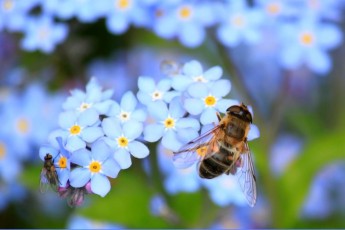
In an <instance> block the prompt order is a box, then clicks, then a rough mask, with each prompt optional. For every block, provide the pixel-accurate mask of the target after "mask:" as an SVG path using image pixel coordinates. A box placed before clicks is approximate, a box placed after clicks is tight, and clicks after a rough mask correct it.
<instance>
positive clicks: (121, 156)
mask: <svg viewBox="0 0 345 230" xmlns="http://www.w3.org/2000/svg"><path fill="white" fill-rule="evenodd" d="M114 159H115V160H116V162H117V163H118V164H119V166H120V168H121V169H127V168H129V167H130V166H131V165H132V160H131V155H130V154H129V152H128V151H127V150H125V149H123V148H120V149H118V150H116V152H115V153H114Z"/></svg>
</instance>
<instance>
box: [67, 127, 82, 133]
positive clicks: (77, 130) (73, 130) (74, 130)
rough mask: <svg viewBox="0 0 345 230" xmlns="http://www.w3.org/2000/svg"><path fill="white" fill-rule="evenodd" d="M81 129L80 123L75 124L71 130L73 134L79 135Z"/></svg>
mask: <svg viewBox="0 0 345 230" xmlns="http://www.w3.org/2000/svg"><path fill="white" fill-rule="evenodd" d="M80 131H81V127H80V126H79V125H73V126H72V127H71V128H70V129H69V132H70V133H71V134H72V135H78V134H79V133H80Z"/></svg>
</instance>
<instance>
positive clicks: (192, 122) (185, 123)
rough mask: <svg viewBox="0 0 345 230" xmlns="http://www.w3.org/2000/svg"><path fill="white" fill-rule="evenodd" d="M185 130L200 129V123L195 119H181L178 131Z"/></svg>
mask: <svg viewBox="0 0 345 230" xmlns="http://www.w3.org/2000/svg"><path fill="white" fill-rule="evenodd" d="M183 128H193V129H195V130H199V129H200V123H199V121H198V120H196V119H194V118H190V117H187V118H181V119H179V120H178V121H177V123H176V129H183Z"/></svg>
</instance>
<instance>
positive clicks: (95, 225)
mask: <svg viewBox="0 0 345 230" xmlns="http://www.w3.org/2000/svg"><path fill="white" fill-rule="evenodd" d="M67 228H68V229H124V227H123V226H121V225H118V224H112V223H108V222H103V221H94V220H91V219H88V218H85V217H81V216H75V215H74V216H72V217H71V218H70V219H69V221H68V223H67Z"/></svg>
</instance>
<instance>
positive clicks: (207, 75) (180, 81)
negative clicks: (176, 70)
mask: <svg viewBox="0 0 345 230" xmlns="http://www.w3.org/2000/svg"><path fill="white" fill-rule="evenodd" d="M222 74H223V70H222V68H221V67H219V66H214V67H212V68H210V69H208V70H206V71H205V72H204V71H203V68H202V66H201V64H200V62H198V61H196V60H192V61H189V62H187V63H185V64H184V65H183V68H182V73H181V74H177V75H176V76H174V77H173V78H172V83H171V86H172V87H173V88H174V89H175V90H177V91H185V90H187V89H188V87H190V86H191V85H193V84H195V83H205V84H209V83H212V82H214V81H216V80H218V79H219V78H221V76H222Z"/></svg>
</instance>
